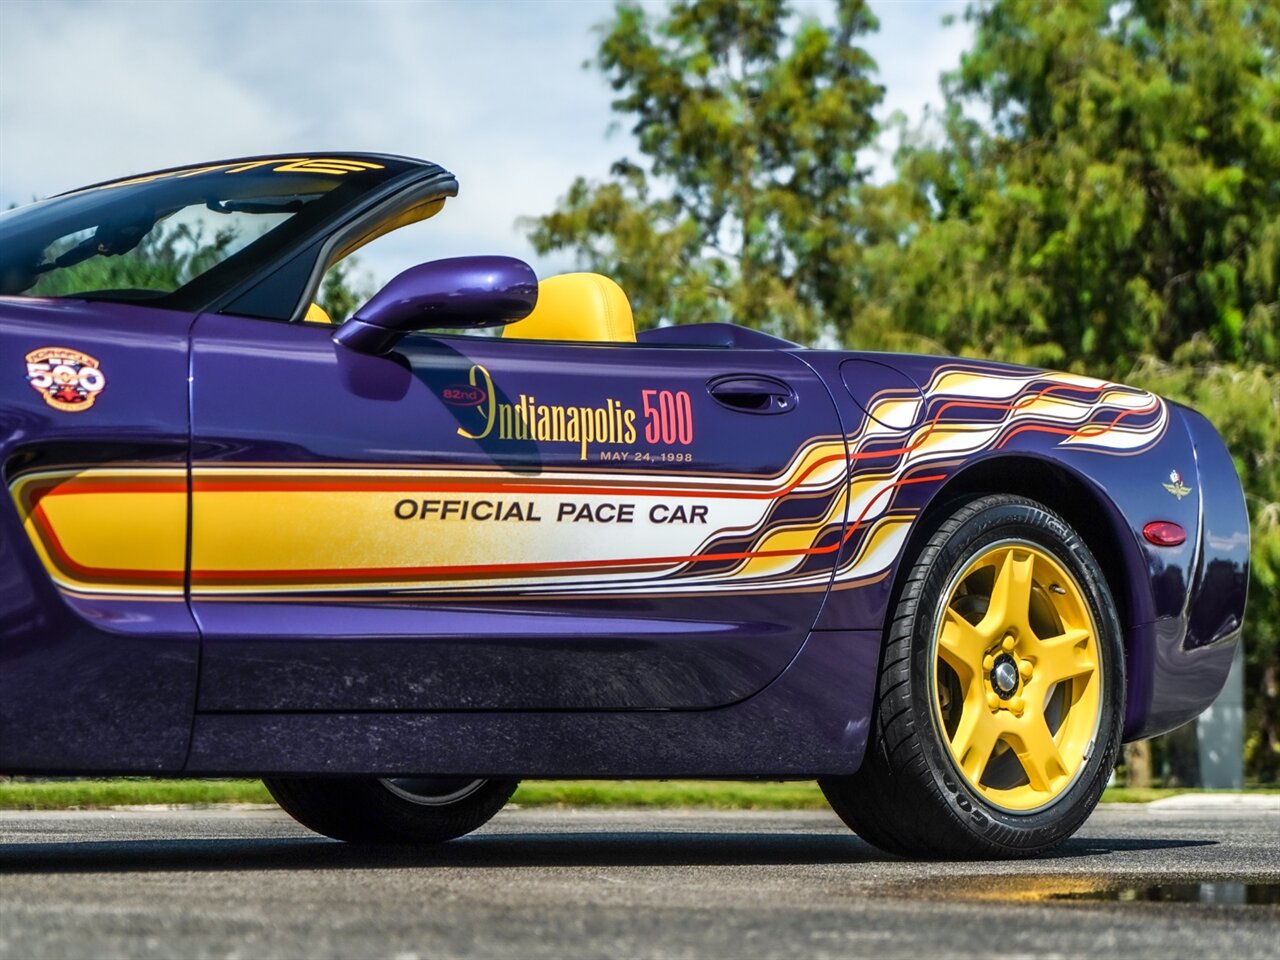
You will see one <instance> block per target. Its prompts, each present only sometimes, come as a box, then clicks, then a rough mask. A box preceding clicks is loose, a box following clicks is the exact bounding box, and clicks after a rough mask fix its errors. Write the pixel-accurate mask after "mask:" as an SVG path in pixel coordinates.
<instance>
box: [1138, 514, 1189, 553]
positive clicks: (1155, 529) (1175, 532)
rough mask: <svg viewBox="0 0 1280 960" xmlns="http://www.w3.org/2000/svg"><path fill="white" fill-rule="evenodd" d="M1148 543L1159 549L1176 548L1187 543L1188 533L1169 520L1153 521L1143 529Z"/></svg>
mask: <svg viewBox="0 0 1280 960" xmlns="http://www.w3.org/2000/svg"><path fill="white" fill-rule="evenodd" d="M1142 535H1143V536H1144V537H1146V538H1147V542H1148V543H1154V544H1155V545H1156V546H1157V547H1176V546H1179V545H1181V544H1183V543H1186V542H1187V531H1185V530H1183V529H1182V527H1180V526H1179V525H1178V524H1176V523H1173V522H1171V521H1169V520H1153V521H1151V523H1148V524H1147V525H1146V526H1145V527H1143V528H1142Z"/></svg>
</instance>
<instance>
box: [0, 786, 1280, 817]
mask: <svg viewBox="0 0 1280 960" xmlns="http://www.w3.org/2000/svg"><path fill="white" fill-rule="evenodd" d="M1190 792H1193V791H1189V790H1172V789H1162V788H1143V789H1137V788H1130V787H1111V788H1109V789H1108V790H1107V791H1106V793H1104V794H1103V795H1102V800H1103V802H1104V803H1149V802H1150V801H1152V800H1159V799H1162V798H1163V797H1172V796H1176V795H1177V794H1180V793H1190ZM1247 792H1250V793H1271V794H1276V793H1280V789H1278V788H1275V787H1271V788H1264V789H1260V790H1250V791H1247ZM271 802H272V800H271V795H270V794H268V793H267V790H266V787H264V786H263V785H262V782H261V781H259V780H153V779H149V778H122V779H112V780H10V781H0V810H94V809H103V808H106V807H127V806H155V805H184V806H186V805H192V806H205V805H210V804H219V803H271ZM512 802H513V803H518V804H520V805H521V806H525V807H649V808H661V807H666V808H681V807H689V808H695V809H702V810H825V809H826V808H827V802H826V800H825V799H824V798H823V796H822V791H820V790H819V789H818V785H817V784H816V783H812V782H797V783H757V782H737V781H722V780H665V781H655V780H527V781H525V782H524V783H522V784H520V788H519V789H518V790H517V791H516V794H515V796H514V797H513V798H512Z"/></svg>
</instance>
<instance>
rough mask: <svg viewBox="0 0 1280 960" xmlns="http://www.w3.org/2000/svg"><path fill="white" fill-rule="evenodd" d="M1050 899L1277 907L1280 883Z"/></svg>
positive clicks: (1157, 887) (1167, 886) (1162, 886)
mask: <svg viewBox="0 0 1280 960" xmlns="http://www.w3.org/2000/svg"><path fill="white" fill-rule="evenodd" d="M1047 899H1049V900H1101V901H1106V902H1109V903H1209V904H1216V905H1218V906H1224V907H1255V906H1268V907H1273V906H1280V883H1252V882H1250V883H1237V882H1231V881H1223V882H1213V883H1152V884H1147V885H1145V886H1133V887H1112V888H1107V889H1095V890H1074V891H1070V892H1060V893H1050V894H1049V896H1048V898H1047Z"/></svg>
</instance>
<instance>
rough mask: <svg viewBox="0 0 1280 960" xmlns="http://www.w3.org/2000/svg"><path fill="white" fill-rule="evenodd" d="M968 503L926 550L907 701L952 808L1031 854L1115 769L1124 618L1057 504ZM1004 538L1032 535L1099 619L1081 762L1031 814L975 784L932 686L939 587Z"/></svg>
mask: <svg viewBox="0 0 1280 960" xmlns="http://www.w3.org/2000/svg"><path fill="white" fill-rule="evenodd" d="M991 501H998V502H991ZM962 512H967V513H969V515H968V516H967V517H965V518H964V519H962V520H961V521H960V523H959V526H958V527H957V528H956V529H954V530H949V531H945V532H941V531H940V533H939V534H935V537H934V538H933V539H931V540H930V541H929V544H928V546H927V547H926V550H925V555H924V558H922V559H923V562H926V563H928V564H929V569H928V573H927V575H926V577H925V581H924V586H923V589H922V590H921V592H920V594H919V596H918V599H917V600H916V602H915V603H914V605H913V609H912V610H911V611H910V612H909V614H908V615H909V617H910V618H911V622H910V623H909V624H908V625H907V627H908V630H909V632H910V637H911V672H910V684H909V686H910V688H911V689H910V691H909V692H908V696H909V697H910V701H911V702H910V709H912V710H913V713H914V716H913V719H914V722H915V724H916V729H917V730H920V731H921V733H922V740H923V744H922V747H923V750H922V753H923V756H924V758H925V762H926V766H927V768H928V771H929V773H930V775H931V776H932V778H933V780H934V782H935V785H936V786H937V788H938V790H939V793H940V794H941V796H942V797H944V798H945V800H946V802H947V804H948V805H949V806H950V807H951V808H952V810H953V812H954V813H955V815H956V816H957V817H959V818H961V819H962V820H963V821H965V822H966V823H967V824H968V826H969V827H970V829H972V830H974V831H975V832H977V833H980V834H982V835H983V836H984V838H985V839H986V840H987V841H988V842H993V843H996V844H999V845H1000V846H1004V847H1009V848H1010V852H1011V853H1022V854H1031V853H1035V852H1037V851H1039V850H1042V849H1045V848H1047V847H1050V846H1052V845H1054V844H1056V843H1058V842H1060V841H1061V840H1062V839H1063V838H1065V837H1066V836H1069V835H1070V834H1071V833H1073V832H1074V831H1075V830H1076V829H1077V828H1078V827H1079V825H1080V824H1081V823H1082V822H1083V821H1084V819H1085V818H1086V817H1087V816H1088V815H1089V813H1090V812H1092V810H1093V808H1094V806H1095V805H1096V804H1097V802H1098V799H1099V798H1100V797H1101V795H1102V791H1103V789H1104V788H1105V787H1106V783H1107V780H1108V778H1109V777H1110V774H1111V769H1112V767H1113V766H1114V764H1115V757H1116V753H1117V751H1118V749H1119V743H1120V733H1121V718H1122V717H1123V712H1124V663H1123V647H1122V644H1121V636H1122V633H1121V626H1120V622H1119V618H1118V616H1117V614H1116V610H1115V604H1114V603H1113V602H1112V600H1111V596H1110V592H1109V591H1108V589H1107V586H1106V580H1105V578H1104V575H1103V573H1102V570H1101V568H1100V567H1099V566H1098V563H1097V561H1096V560H1095V559H1094V558H1093V555H1092V554H1091V553H1090V552H1089V550H1088V548H1087V547H1086V546H1085V544H1084V541H1083V540H1082V539H1081V538H1080V536H1079V535H1078V534H1076V533H1075V532H1074V531H1073V530H1072V529H1071V528H1070V527H1068V526H1067V525H1066V523H1065V522H1064V521H1063V520H1062V519H1061V518H1060V517H1058V516H1057V515H1056V514H1054V513H1053V512H1052V511H1050V510H1048V509H1047V508H1045V507H1043V506H1040V505H1039V504H1036V503H1033V502H1032V501H1028V500H1021V499H1018V498H1012V497H1000V498H988V499H987V500H986V501H978V502H976V503H974V504H972V505H971V507H970V510H967V511H962ZM1005 540H1025V541H1028V542H1030V543H1031V544H1033V545H1035V546H1036V547H1037V548H1039V549H1041V550H1043V551H1045V552H1046V553H1048V554H1049V555H1050V556H1052V557H1053V558H1054V559H1055V560H1057V561H1058V563H1060V564H1061V565H1062V566H1063V567H1064V568H1065V569H1066V570H1067V571H1068V572H1069V573H1070V574H1071V575H1072V576H1073V577H1074V578H1075V580H1076V582H1077V584H1079V586H1080V588H1081V591H1082V593H1083V596H1084V598H1085V602H1086V603H1087V605H1088V607H1089V611H1090V614H1091V615H1092V617H1093V621H1094V624H1095V626H1096V632H1097V645H1098V652H1099V659H1100V661H1101V668H1102V669H1101V681H1102V691H1101V694H1100V698H1099V709H1100V716H1099V718H1098V725H1097V731H1096V734H1095V736H1094V740H1093V743H1092V744H1091V746H1090V748H1089V751H1088V754H1087V756H1086V758H1085V761H1084V767H1083V769H1082V770H1081V771H1080V774H1079V775H1078V776H1077V777H1076V779H1075V782H1074V783H1073V784H1072V785H1071V786H1070V787H1069V788H1068V790H1067V791H1066V792H1065V793H1063V794H1062V795H1061V796H1059V797H1058V798H1057V799H1056V800H1055V801H1054V802H1053V803H1052V804H1051V805H1050V806H1048V807H1046V808H1042V809H1040V810H1037V811H1032V812H1028V813H1015V812H1010V811H1008V810H1004V809H1001V808H1000V807H997V806H995V805H993V804H992V803H990V802H989V801H987V800H986V799H985V798H984V797H982V796H981V795H980V794H978V793H977V791H976V790H974V789H973V787H972V786H970V784H969V782H968V780H967V779H966V778H965V776H964V775H963V774H962V773H961V772H960V770H959V768H958V767H957V765H956V763H955V761H954V759H953V758H952V755H951V750H950V748H949V747H948V745H947V743H946V741H945V736H944V734H943V732H942V731H941V729H940V728H939V724H938V719H937V715H936V711H935V709H934V706H933V701H934V697H935V694H934V692H933V690H932V689H931V687H932V683H931V679H932V673H933V669H932V667H933V659H934V657H935V656H936V637H937V632H938V627H939V624H938V620H939V618H940V614H941V610H942V606H943V597H942V593H943V591H944V590H945V589H946V588H947V587H948V586H949V585H950V584H952V582H953V579H954V578H955V577H956V576H957V575H958V574H959V573H960V572H961V569H962V567H964V566H965V565H966V564H968V563H970V562H971V561H972V560H973V559H974V557H976V556H977V555H979V554H980V553H982V551H983V550H985V549H986V548H987V547H989V546H991V545H992V544H995V543H998V542H1000V541H1005Z"/></svg>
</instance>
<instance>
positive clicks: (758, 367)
mask: <svg viewBox="0 0 1280 960" xmlns="http://www.w3.org/2000/svg"><path fill="white" fill-rule="evenodd" d="M456 192H457V182H456V181H455V180H454V178H453V176H452V175H451V174H449V173H448V172H446V171H445V170H443V169H442V168H440V167H438V166H436V165H434V164H431V163H425V162H422V161H418V160H411V159H407V158H403V157H393V156H383V155H372V154H324V155H315V156H281V157H256V158H251V159H243V160H233V161H227V162H218V163H210V164H204V165H201V166H195V167H183V168H179V169H172V170H163V171H160V172H158V173H150V174H145V175H142V176H137V177H131V178H129V179H126V180H116V181H111V182H107V183H101V184H98V185H96V186H92V187H86V188H84V189H81V190H76V191H74V192H71V193H67V194H63V195H61V196H57V197H53V198H51V199H48V200H44V201H41V202H39V203H34V204H31V205H30V206H27V207H23V208H19V209H16V210H13V211H10V212H8V213H5V214H3V215H0V363H2V364H3V366H0V373H3V374H4V375H3V376H0V465H2V467H3V471H4V484H5V487H6V489H7V492H8V497H7V500H6V501H5V504H4V505H3V507H0V663H2V664H3V669H2V670H0V770H3V771H4V772H6V773H14V774H19V773H22V774H89V773H92V774H110V773H122V774H123V773H128V774H135V775H136V774H156V775H160V774H163V775H166V776H172V775H181V776H229V775H252V776H261V777H263V778H265V779H266V783H267V786H268V788H269V789H270V790H271V792H272V794H273V795H274V796H275V797H276V798H277V799H278V800H279V802H280V803H281V805H282V806H283V807H284V808H285V809H286V810H287V811H288V812H289V813H291V814H292V815H293V816H295V817H296V818H297V819H298V820H300V821H301V822H303V823H304V824H307V825H308V826H310V827H312V828H314V829H315V830H318V831H320V832H322V833H325V834H328V835H330V836H333V837H338V838H341V839H345V840H353V841H365V842H368V841H377V842H411V843H426V842H435V841H442V840H448V839H450V838H453V837H457V836H460V835H462V834H464V833H467V832H468V831H470V830H474V829H475V828H477V827H478V826H480V825H481V824H482V823H484V822H485V821H486V820H488V819H489V818H490V817H492V816H493V815H494V813H496V812H497V811H498V810H499V809H500V808H501V807H502V805H503V804H504V803H505V802H506V801H507V799H508V798H509V797H510V795H511V793H512V791H513V790H514V788H515V785H516V782H517V780H518V779H519V778H521V777H535V778H537V777H575V778H617V777H627V778H645V777H651V778H665V777H686V776H697V777H715V778H736V779H750V778H763V779H817V780H819V782H820V783H821V785H822V789H823V790H824V791H825V793H826V795H827V797H828V798H829V799H830V801H831V804H832V806H833V807H834V808H835V810H836V811H837V812H838V813H839V815H840V816H841V817H842V818H843V819H844V820H845V821H846V822H847V823H848V824H849V826H850V827H852V828H853V829H854V830H855V831H857V833H859V834H860V835H861V836H862V837H864V838H865V839H866V840H867V841H869V842H870V843H873V844H875V845H876V846H879V847H881V848H883V849H885V850H889V851H893V852H895V853H899V854H905V855H912V856H944V857H992V856H995V857H1003V856H1024V855H1029V854H1035V853H1038V852H1041V851H1044V850H1046V849H1048V848H1049V847H1051V846H1053V845H1054V844H1056V843H1058V842H1059V841H1061V840H1062V839H1063V838H1064V837H1067V836H1068V835H1070V834H1071V833H1072V832H1073V831H1074V830H1076V828H1077V827H1079V826H1080V824H1081V822H1082V821H1083V820H1084V819H1085V817H1086V816H1087V815H1088V814H1089V812H1090V811H1091V810H1092V809H1093V806H1094V804H1095V803H1096V802H1097V800H1098V797H1099V795H1100V794H1101V792H1102V789H1103V786H1104V785H1105V783H1106V781H1107V778H1108V776H1109V775H1110V773H1111V768H1112V765H1113V763H1114V762H1115V759H1116V752H1117V749H1118V747H1119V745H1120V743H1121V741H1122V740H1133V739H1137V738H1142V737H1149V736H1152V735H1153V734H1156V733H1160V732H1161V731H1164V730H1168V729H1170V728H1172V727H1174V726H1177V725H1178V724H1181V723H1183V722H1185V721H1186V720H1189V719H1190V718H1192V717H1194V716H1195V715H1196V714H1197V713H1199V712H1200V711H1201V710H1203V709H1204V708H1205V706H1207V705H1208V704H1209V703H1210V702H1211V701H1212V699H1213V698H1214V696H1215V695H1216V694H1217V692H1218V690H1219V688H1220V686H1221V684H1222V682H1223V680H1224V677H1225V675H1226V672H1227V668H1228V666H1229V664H1230V662H1231V658H1232V653H1233V651H1234V648H1235V647H1236V644H1237V643H1238V641H1239V637H1240V630H1241V619H1242V616H1243V612H1244V601H1245V584H1246V581H1247V575H1248V555H1249V532H1248V524H1247V521H1246V515H1245V509H1244V500H1243V496H1242V494H1241V490H1240V484H1239V481H1238V479H1237V477H1236V473H1235V470H1234V468H1233V466H1232V462H1231V459H1230V457H1229V456H1228V454H1227V451H1226V450H1225V449H1224V447H1223V444H1222V441H1221V440H1220V439H1219V437H1218V435H1217V433H1216V432H1215V431H1214V429H1213V427H1211V426H1210V425H1209V423H1208V422H1207V421H1206V420H1205V419H1204V418H1203V417H1201V416H1200V415H1198V414H1197V413H1195V412H1194V411H1191V410H1188V409H1186V408H1183V407H1179V406H1177V405H1175V404H1172V403H1169V402H1167V401H1165V400H1163V399H1161V398H1160V397H1157V396H1154V395H1152V394H1150V393H1147V392H1146V391H1144V390H1139V389H1134V388H1132V387H1127V386H1124V385H1122V384H1118V383H1111V382H1107V381H1104V380H1097V379H1093V378H1090V377H1085V376H1079V375H1076V374H1067V373H1054V372H1049V371H1045V370H1034V369H1028V368H1023V367H1013V366H1006V365H1002V364H996V363H986V362H981V361H974V360H957V359H952V358H939V357H922V356H907V355H898V354H872V353H858V352H845V351H830V350H809V349H803V348H801V347H798V346H797V345H795V344H793V343H789V342H787V341H784V340H781V339H778V338H775V337H772V336H769V335H767V334H764V333H761V332H758V331H754V330H749V329H744V328H741V327H737V326H734V325H732V324H693V325H684V326H681V325H676V326H666V327H661V328H657V329H651V330H646V331H643V332H641V333H639V334H637V333H636V331H635V326H634V323H633V321H632V316H631V308H630V306H629V304H628V301H627V297H626V294H625V293H624V292H623V290H622V289H621V288H619V287H618V285H617V284H616V283H614V282H613V281H612V280H609V279H608V278H606V277H603V276H599V275H595V274H582V273H578V274H567V275H563V276H554V277H549V278H546V279H544V280H541V281H539V280H538V279H537V278H536V277H535V275H534V273H533V271H532V270H531V269H530V268H529V267H528V266H527V265H525V264H524V263H522V262H520V261H518V260H514V259H511V258H508V257H499V256H473V257H461V258H457V259H451V260H437V261H433V262H428V263H422V264H420V265H418V266H414V267H412V268H410V269H408V270H406V271H404V272H403V273H401V274H400V275H399V276H397V277H395V279H393V280H392V281H391V282H390V283H388V284H387V285H386V286H385V287H384V288H383V289H382V290H381V291H380V292H378V293H377V294H376V295H375V296H373V297H372V299H370V300H369V301H368V302H367V303H365V304H364V305H363V306H360V307H358V308H357V309H355V310H354V311H353V312H352V315H351V316H350V317H343V316H339V315H333V316H330V315H329V314H328V313H326V312H325V310H324V309H322V308H321V307H320V306H318V305H317V301H325V302H329V303H330V306H331V307H332V302H331V301H327V300H326V298H325V297H324V296H323V295H322V293H321V291H322V290H323V289H324V286H325V278H326V274H327V272H328V271H330V270H332V269H333V268H334V267H335V265H337V264H339V263H340V262H341V261H342V260H343V259H344V258H346V257H348V256H350V255H351V254H352V253H353V252H354V251H356V250H359V249H360V248H361V247H362V246H364V245H365V244H367V243H369V242H371V241H374V240H376V239H377V238H379V237H381V236H382V235H384V234H386V233H388V232H390V231H392V230H397V229H400V228H402V227H405V226H407V225H410V224H414V223H417V222H419V221H423V220H426V219H427V218H430V217H433V216H435V215H436V214H438V213H440V212H441V210H442V208H443V207H444V206H445V203H446V201H447V199H448V198H450V197H452V196H454V195H455V193H456ZM333 312H334V313H335V314H336V313H337V311H336V310H334V311H333ZM490 328H492V329H490ZM495 332H500V333H501V335H500V336H495V335H492V334H494V333H495Z"/></svg>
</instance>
